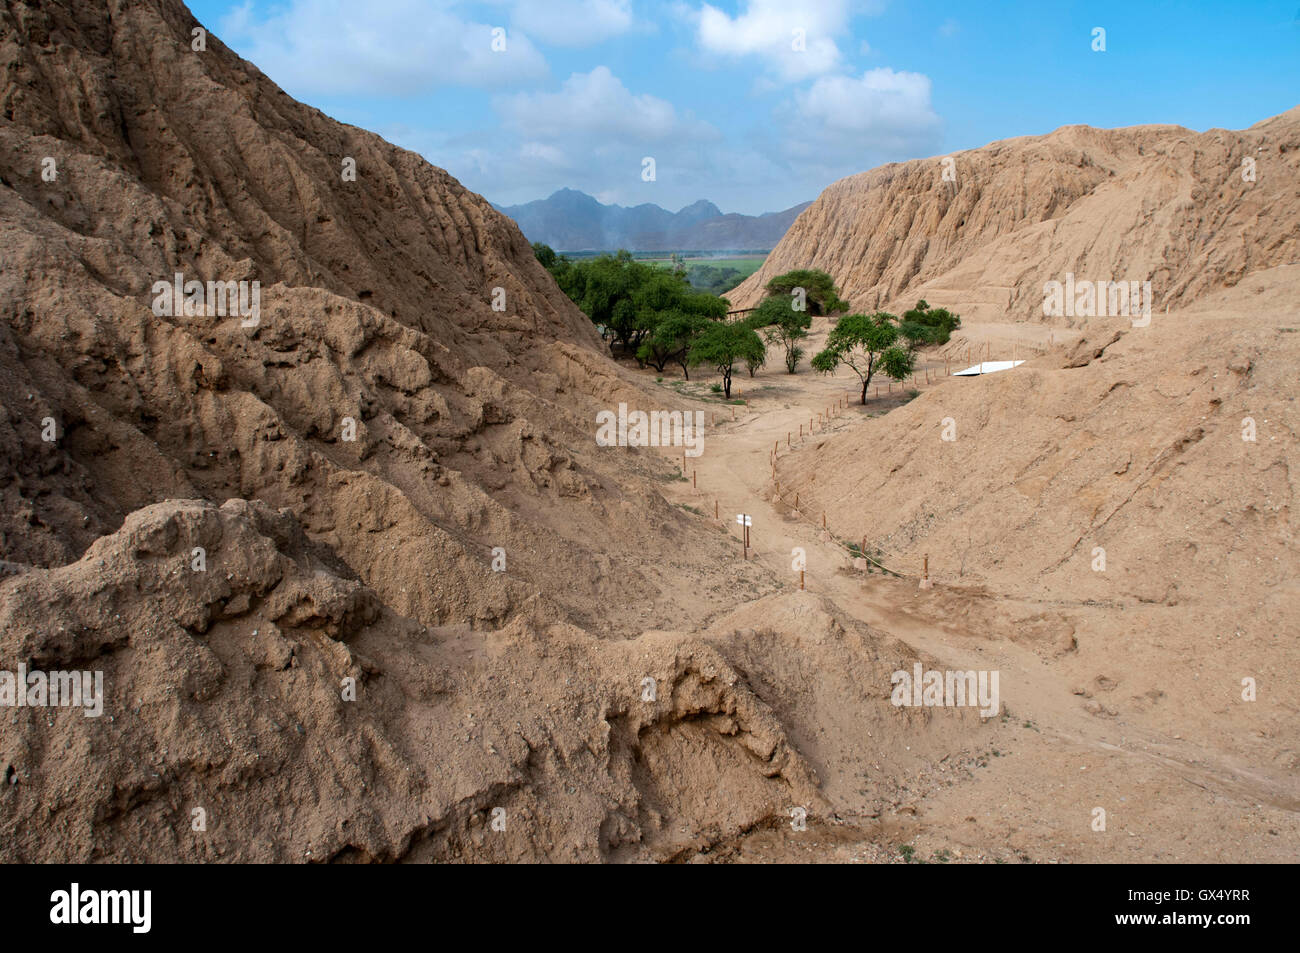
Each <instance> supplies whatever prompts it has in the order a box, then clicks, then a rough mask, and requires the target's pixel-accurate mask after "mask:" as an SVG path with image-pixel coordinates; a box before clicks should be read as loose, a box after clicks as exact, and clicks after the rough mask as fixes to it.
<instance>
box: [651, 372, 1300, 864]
mask: <svg viewBox="0 0 1300 953" xmlns="http://www.w3.org/2000/svg"><path fill="white" fill-rule="evenodd" d="M931 367H932V368H933V367H934V364H933V363H932V364H931ZM937 369H938V371H939V372H942V361H940V362H939V363H938V368H937ZM927 386H929V387H944V386H961V381H960V379H944V378H941V377H939V376H937V375H936V376H935V378H934V382H933V383H931V384H929V385H927V384H925V382H924V378H923V377H922V378H921V379H919V381H918V384H917V387H918V389H925V388H926V387H927ZM908 387H909V388H910V387H911V385H910V383H909V385H908ZM735 390H738V391H739V397H740V398H741V399H744V400H746V401H747V404H746V405H745V406H738V407H736V408H735V420H734V422H733V420H732V419H731V413H730V407H729V406H728V405H725V404H722V405H718V407H717V409H716V411H714V418H715V420H716V424H715V425H714V426H712V427H710V428H709V429H708V430H707V431H706V438H705V443H704V453H703V455H702V456H701V457H698V458H695V459H690V458H688V459H687V460H686V463H685V466H686V470H685V476H686V480H685V481H684V482H677V483H673V484H669V485H668V487H669V489H668V490H667V495H668V496H669V498H670V499H672V500H673V501H674V502H681V503H685V504H688V505H690V506H692V507H693V508H695V509H696V510H698V511H699V512H701V513H703V514H704V515H705V518H707V519H710V520H712V519H713V514H714V504H715V501H716V503H717V512H718V515H719V518H720V520H721V522H722V525H723V526H724V527H725V528H726V529H727V531H728V532H729V533H730V535H731V537H732V539H733V540H734V545H735V558H736V560H737V561H738V562H739V561H740V560H741V559H742V545H741V527H740V526H738V525H737V524H736V515H737V514H739V513H745V514H748V515H749V516H750V517H751V520H752V524H753V525H752V528H751V549H750V550H749V559H750V560H751V561H753V562H755V563H756V564H757V565H758V566H760V567H762V568H763V569H764V570H765V571H766V572H768V573H770V574H771V576H772V578H773V579H775V580H780V581H784V582H785V583H786V584H788V585H792V586H794V587H797V586H798V581H799V577H798V573H797V572H796V571H795V570H794V569H793V568H792V561H793V558H794V553H793V550H794V549H795V548H796V547H800V548H802V549H803V550H804V553H805V554H806V572H805V588H806V590H807V591H808V592H809V593H811V594H814V595H819V596H822V597H825V598H826V599H828V600H829V601H830V602H831V603H832V604H833V605H834V606H835V608H836V610H837V611H839V612H840V613H842V614H843V615H845V616H847V617H848V618H850V619H855V620H857V621H859V622H861V623H864V624H866V625H867V626H868V627H869V628H870V629H871V630H873V631H874V632H876V633H878V634H879V635H881V636H890V637H893V638H896V639H899V640H900V641H902V642H903V643H905V644H906V645H908V646H909V647H911V648H912V649H913V650H914V651H915V652H917V653H918V654H920V655H922V656H924V657H928V658H931V659H934V660H935V663H936V664H937V665H938V666H940V667H941V668H951V669H960V670H968V669H975V670H997V671H999V672H1000V673H1001V684H1002V701H1003V704H1004V706H1005V709H1006V710H1009V711H1013V712H1014V725H1013V727H1014V728H1017V729H1018V728H1020V727H1021V726H1022V724H1023V727H1024V728H1026V729H1031V730H1026V731H1023V732H1021V733H1020V735H1019V736H1018V741H1019V742H1021V743H1020V745H1019V751H1020V752H1021V757H1020V758H1019V759H1018V760H1017V763H1016V764H1015V765H1014V767H1008V766H1007V764H1006V761H1005V759H1003V762H1001V763H999V765H998V770H997V771H993V772H988V773H986V780H983V781H981V782H980V784H979V785H967V786H964V787H957V788H953V789H949V791H948V792H946V793H945V792H939V793H937V794H936V795H935V796H934V799H933V802H932V803H929V802H928V803H929V810H928V811H927V820H928V822H929V823H930V824H932V825H937V829H938V830H939V831H940V834H939V835H938V836H939V837H940V839H942V838H943V837H944V836H951V835H952V829H953V828H954V827H956V828H961V824H962V822H963V821H967V820H969V818H970V816H973V815H974V814H976V813H980V811H981V810H982V812H983V814H984V815H986V816H987V817H988V818H990V819H991V820H987V823H989V824H991V825H992V826H993V829H994V830H997V829H998V825H999V824H1000V825H1001V829H1002V831H1003V833H1004V835H1005V836H1006V837H1007V838H1009V839H1010V840H1013V841H1014V840H1015V838H1016V837H1019V836H1022V835H1023V838H1029V840H1025V842H1024V844H1023V845H1022V846H1032V848H1033V849H1034V850H1035V851H1036V852H1037V856H1040V857H1041V856H1043V853H1044V852H1046V851H1052V850H1056V849H1060V850H1061V853H1060V854H1059V856H1061V857H1063V858H1064V857H1072V858H1074V859H1082V858H1083V857H1091V858H1092V859H1094V860H1098V859H1102V858H1103V857H1104V856H1110V855H1103V854H1095V853H1092V852H1093V851H1095V850H1096V849H1097V847H1096V841H1095V840H1094V839H1091V838H1090V837H1089V833H1090V828H1089V827H1088V826H1087V825H1086V824H1084V825H1082V826H1081V828H1080V830H1081V833H1077V834H1073V835H1066V834H1063V833H1060V832H1059V831H1058V832H1056V833H1052V834H1050V835H1042V836H1040V835H1039V834H1037V833H1034V834H1032V835H1031V834H1030V833H1029V832H1030V831H1036V830H1037V828H1034V827H1032V826H1028V825H1026V826H1024V827H1022V826H1021V824H1022V823H1024V815H1025V813H1026V812H1030V813H1032V812H1035V811H1040V810H1041V811H1046V812H1048V813H1054V812H1057V811H1065V810H1066V808H1065V807H1063V805H1065V804H1067V803H1068V804H1070V805H1074V804H1075V798H1077V799H1078V802H1077V803H1083V802H1085V801H1088V800H1089V798H1096V796H1097V795H1096V793H1095V792H1096V789H1097V785H1098V784H1101V783H1103V778H1104V779H1105V780H1104V784H1105V785H1106V786H1107V788H1108V789H1109V790H1114V791H1120V790H1126V788H1125V787H1124V786H1125V785H1126V784H1127V783H1129V779H1130V778H1132V777H1134V776H1140V777H1142V778H1146V779H1151V778H1154V779H1155V780H1148V781H1147V783H1149V784H1150V785H1152V786H1153V787H1154V789H1155V790H1159V791H1161V792H1162V794H1161V797H1163V798H1168V797H1170V793H1169V791H1168V789H1169V788H1171V787H1177V788H1179V789H1180V790H1178V792H1177V795H1176V796H1175V801H1188V803H1187V804H1185V805H1184V807H1183V808H1181V809H1180V810H1181V813H1178V812H1175V813H1173V814H1171V815H1169V816H1167V817H1164V818H1162V819H1157V820H1153V821H1151V822H1150V824H1151V825H1152V826H1148V827H1147V828H1146V829H1145V830H1144V833H1143V836H1144V837H1146V836H1149V837H1150V838H1152V839H1154V840H1155V841H1157V842H1162V843H1167V842H1169V841H1170V840H1174V841H1177V840H1179V838H1180V836H1181V834H1182V829H1181V827H1182V825H1183V824H1184V823H1187V820H1186V819H1187V817H1189V816H1192V815H1194V814H1195V813H1196V811H1197V810H1198V808H1197V806H1194V805H1193V802H1192V801H1191V800H1189V799H1195V798H1201V797H1204V798H1209V801H1210V803H1213V800H1214V798H1216V797H1217V798H1223V797H1228V798H1232V799H1236V800H1242V801H1253V802H1257V803H1264V804H1272V805H1275V806H1278V807H1281V808H1282V809H1284V810H1287V811H1295V810H1296V809H1297V807H1300V804H1297V803H1296V799H1295V797H1294V792H1287V791H1283V790H1279V789H1278V788H1277V787H1276V785H1274V784H1272V783H1270V782H1269V781H1268V780H1267V779H1263V778H1258V777H1255V776H1252V774H1251V773H1250V772H1249V771H1246V770H1243V768H1242V766H1241V765H1238V764H1234V763H1232V762H1231V761H1230V760H1229V759H1227V758H1225V757H1221V756H1219V755H1218V754H1217V753H1214V752H1208V751H1204V750H1202V749H1198V748H1192V749H1187V748H1185V747H1182V746H1181V745H1180V743H1179V742H1177V741H1171V740H1170V739H1169V738H1167V737H1165V736H1163V735H1161V734H1159V733H1157V732H1154V731H1151V730H1147V729H1145V728H1144V727H1142V726H1140V725H1135V724H1131V723H1130V724H1128V725H1127V726H1125V727H1124V730H1123V731H1122V732H1121V731H1118V730H1117V729H1116V726H1115V724H1114V723H1113V722H1109V721H1107V720H1105V719H1098V718H1095V717H1093V716H1091V715H1089V714H1088V713H1087V712H1086V711H1085V710H1084V709H1083V708H1082V707H1081V705H1080V700H1079V699H1078V698H1077V697H1075V694H1074V693H1073V692H1072V690H1071V685H1069V684H1066V677H1065V675H1064V674H1063V672H1062V671H1061V669H1060V668H1059V667H1056V666H1053V665H1052V664H1051V661H1050V659H1047V658H1044V657H1043V656H1042V655H1040V654H1039V653H1038V652H1037V651H1035V649H1034V648H1033V646H1032V645H1029V644H1026V643H1022V642H1020V641H1017V640H1016V639H1014V638H1013V637H1011V636H1012V633H1011V632H995V631H988V628H987V627H983V628H975V627H973V625H972V623H971V622H970V621H969V619H968V618H967V614H966V612H965V611H964V608H967V607H971V606H974V604H975V603H976V602H982V603H984V604H985V605H987V603H988V602H989V601H990V600H992V601H993V602H1005V603H1007V604H1008V605H1009V604H1011V603H1014V602H1016V601H1017V600H1014V599H1010V598H1008V599H1005V600H1004V599H1002V597H999V596H998V595H997V594H996V593H989V592H987V591H984V590H982V589H980V590H969V591H967V590H961V589H954V588H952V587H943V586H941V585H937V587H936V588H935V589H931V590H921V589H920V587H919V576H920V573H921V567H920V565H911V564H908V563H907V562H903V561H899V560H897V559H894V560H889V559H888V558H886V560H885V565H886V566H888V568H889V569H891V570H895V571H897V572H899V573H901V574H902V578H895V577H886V576H884V575H882V574H881V573H878V572H877V573H871V574H867V573H864V572H862V571H860V570H855V569H854V568H853V565H852V556H851V554H850V553H849V551H848V549H847V548H846V546H845V545H844V542H842V541H841V540H845V541H847V540H851V539H852V540H856V539H857V538H858V537H856V536H855V535H854V534H855V532H860V531H861V527H860V526H859V527H840V526H836V525H834V524H833V523H831V524H830V525H828V526H827V527H826V528H825V529H823V528H822V518H823V517H822V513H820V512H809V511H806V510H804V511H801V510H799V509H797V508H796V506H795V497H794V492H793V491H792V490H791V489H790V488H788V487H781V488H780V497H779V499H778V497H777V486H776V483H775V482H774V478H773V468H772V454H773V452H774V450H775V452H776V453H777V454H778V456H779V457H786V456H788V455H790V454H816V453H817V452H818V447H819V445H820V444H822V443H823V442H825V441H826V440H827V439H828V438H830V437H832V436H833V435H834V434H836V433H840V432H843V431H846V430H847V429H849V428H854V427H866V426H871V421H870V415H871V414H873V413H880V412H882V411H887V410H888V409H889V408H892V407H894V406H897V405H898V404H899V403H901V402H902V401H903V400H904V399H905V397H904V395H903V394H901V393H899V388H898V387H897V386H895V388H894V396H893V398H884V399H882V400H880V401H877V400H871V401H869V402H868V405H867V406H866V407H865V408H864V407H863V406H862V405H861V404H860V403H859V402H858V401H859V399H860V385H859V383H858V381H857V378H856V377H855V376H853V375H852V373H851V372H849V371H847V370H844V369H841V370H840V371H838V372H837V373H836V374H835V375H830V376H826V375H817V374H813V373H810V372H809V371H808V370H807V369H806V367H805V368H802V369H801V370H800V373H798V374H795V375H787V374H785V373H780V372H774V371H772V370H769V371H767V372H765V373H763V374H762V375H761V376H760V377H759V378H755V379H750V378H748V377H737V378H736V379H735V381H734V387H733V396H735V393H734V391H735ZM873 390H874V388H873ZM828 407H829V408H832V412H831V414H830V416H829V417H825V416H823V417H822V419H820V420H819V419H818V417H819V414H821V415H825V412H826V409H827V408H828ZM810 421H811V427H810ZM801 429H802V436H800V430H801ZM662 452H663V453H664V454H665V456H668V455H669V454H671V453H672V451H668V450H665V451H662ZM674 462H675V463H676V464H680V463H681V462H682V458H681V457H680V456H675V458H674ZM869 542H870V538H869ZM741 602H743V598H739V597H738V600H737V604H736V605H734V606H719V607H718V608H719V609H720V610H723V611H726V610H729V609H732V608H736V607H738V605H739V604H740V603H741ZM971 617H972V618H980V617H987V614H981V613H978V612H972V613H971ZM1001 617H1002V618H1007V615H1006V612H1005V609H1004V611H1003V613H1002V616H1001ZM1089 769H1091V770H1092V772H1093V773H1092V774H1091V775H1086V772H1087V771H1088V770H1089ZM999 772H1001V773H999ZM1081 772H1083V773H1081ZM1085 775H1086V777H1087V778H1088V781H1089V782H1090V784H1091V786H1084V787H1080V788H1079V789H1078V790H1077V791H1074V792H1073V793H1069V794H1068V795H1067V792H1070V791H1071V790H1072V788H1073V786H1075V785H1082V784H1083V783H1084V782H1082V781H1081V780H1080V778H1082V777H1084V776H1085ZM993 778H997V780H990V779H993ZM1180 782H1186V783H1185V784H1182V783H1180ZM1036 788H1037V789H1048V788H1050V789H1059V790H1057V793H1055V794H1053V795H1052V796H1051V801H1050V807H1045V806H1044V804H1043V803H1042V802H1041V801H1039V800H1035V798H1036V797H1041V796H1042V795H1041V794H1035V795H1031V794H1028V793H1024V794H1017V795H1008V791H1009V790H1012V791H1020V790H1021V789H1029V790H1032V789H1036ZM954 792H958V793H954ZM1044 793H1045V792H1044ZM1121 796H1123V795H1119V794H1116V796H1115V798H1112V800H1115V799H1117V798H1118V797H1121ZM1108 803H1110V802H1108ZM1197 803H1199V802H1197ZM1080 809H1081V808H1080ZM1070 810H1073V807H1071V808H1070ZM1171 810H1172V806H1171ZM1066 823H1069V824H1073V823H1074V821H1073V818H1072V815H1070V816H1069V817H1063V818H1062V819H1061V820H1060V821H1059V824H1062V825H1064V824H1066ZM1049 827H1050V825H1049ZM944 829H947V830H946V833H944V832H943V831H944ZM1007 832H1012V833H1007ZM987 833H989V834H992V833H993V831H989V832H987ZM1043 837H1049V838H1050V839H1052V840H1056V839H1057V838H1058V837H1059V838H1060V842H1059V843H1051V844H1048V843H1046V841H1044V840H1043V839H1042V838H1043ZM1182 839H1183V840H1186V838H1185V837H1184V838H1182ZM993 840H994V842H996V841H997V837H996V836H994V837H993ZM1071 840H1073V844H1071V845H1070V846H1069V849H1066V846H1067V842H1068V841H1071ZM1031 841H1032V844H1031V843H1030V842H1031ZM1143 843H1146V841H1139V842H1135V843H1131V844H1128V845H1127V846H1126V848H1125V849H1128V850H1134V851H1139V853H1136V854H1132V855H1128V854H1126V855H1124V856H1126V857H1127V858H1128V859H1137V858H1138V857H1141V856H1147V855H1143V854H1141V853H1140V850H1139V848H1140V846H1141V844H1143Z"/></svg>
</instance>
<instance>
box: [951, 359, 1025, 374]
mask: <svg viewBox="0 0 1300 953" xmlns="http://www.w3.org/2000/svg"><path fill="white" fill-rule="evenodd" d="M1023 363H1025V362H1024V361H984V362H982V363H980V364H974V365H972V366H970V367H968V368H966V370H964V371H953V372H952V376H953V377H978V376H979V375H980V374H993V373H996V372H997V371H1009V370H1011V368H1013V367H1015V366H1017V365H1018V364H1023Z"/></svg>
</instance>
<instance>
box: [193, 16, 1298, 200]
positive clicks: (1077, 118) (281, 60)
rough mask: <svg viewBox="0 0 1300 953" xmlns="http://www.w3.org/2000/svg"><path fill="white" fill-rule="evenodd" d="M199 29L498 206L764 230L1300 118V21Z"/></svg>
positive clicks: (746, 20) (405, 23)
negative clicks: (1004, 172)
mask: <svg viewBox="0 0 1300 953" xmlns="http://www.w3.org/2000/svg"><path fill="white" fill-rule="evenodd" d="M190 8H191V10H193V12H194V14H195V16H196V17H198V19H199V21H200V22H201V23H203V24H204V25H205V26H207V27H208V28H209V29H210V30H212V31H213V32H215V33H216V34H217V35H218V36H219V37H221V39H222V40H223V41H224V42H225V43H226V44H227V45H229V46H230V47H231V48H233V49H234V50H236V51H237V52H238V53H239V54H240V55H242V56H244V57H245V58H247V59H249V60H251V61H252V62H254V63H255V64H257V65H258V66H259V67H260V68H261V69H262V70H263V71H264V72H265V73H266V74H267V75H268V76H270V77H271V79H272V80H274V81H275V82H277V83H278V84H279V85H281V86H282V87H284V89H285V90H287V91H288V92H289V94H290V95H292V96H294V97H296V98H298V99H300V100H302V101H304V102H306V103H309V104H311V105H313V106H315V107H317V108H318V109H320V110H322V111H323V112H325V113H327V114H329V115H331V116H333V117H335V118H336V119H339V120H341V121H343V122H348V123H352V124H354V125H357V126H361V127H364V128H366V129H370V130H373V131H375V132H377V133H379V134H380V135H382V136H384V137H385V138H387V139H388V140H390V141H392V142H394V143H396V144H398V145H400V146H403V147H405V148H408V149H412V150H414V151H416V152H419V153H420V154H422V155H423V156H425V157H426V158H427V159H428V160H429V161H430V162H433V163H434V164H436V165H439V166H442V167H444V168H446V169H447V170H448V171H450V172H451V173H452V174H453V175H454V176H456V177H457V178H458V179H459V180H460V181H461V182H462V183H464V184H465V185H466V186H467V187H469V188H470V189H473V190H474V191H476V192H480V193H482V194H483V195H485V196H486V197H487V198H489V199H491V200H492V201H494V202H498V203H500V204H503V205H510V204H515V203H518V202H525V201H529V200H531V199H535V198H543V197H545V196H546V195H549V194H550V193H551V192H553V191H554V190H556V189H558V188H563V187H566V186H567V187H570V188H576V189H581V190H582V191H584V192H588V193H590V194H592V195H595V196H596V197H597V198H599V199H601V200H602V201H605V202H617V203H619V204H623V205H634V204H637V203H640V202H654V203H656V204H659V205H662V206H664V207H666V208H670V209H673V210H676V209H678V208H680V207H682V206H684V205H687V204H689V203H690V202H692V201H695V200H696V199H701V198H705V199H709V200H711V201H713V202H715V203H717V204H718V205H719V206H720V207H721V208H722V209H723V211H727V212H745V213H749V214H757V213H760V212H767V211H776V210H779V209H783V208H786V207H788V206H791V205H794V204H796V203H798V202H801V201H805V200H809V199H813V198H815V197H816V196H817V194H818V193H819V192H820V191H821V190H822V189H823V188H825V187H826V186H827V185H829V184H830V183H831V182H833V181H834V180H836V179H838V178H840V177H842V176H845V175H851V174H853V173H854V172H861V171H864V170H866V169H870V168H872V167H874V166H877V165H880V164H882V163H884V162H891V161H896V160H903V159H912V158H920V157H925V156H935V155H946V154H948V153H951V152H956V151H959V150H962V149H968V148H975V147H978V146H982V145H985V144H987V143H989V142H992V141H994V140H996V139H1004V138H1008V137H1011V136H1021V135H1038V134H1042V133H1047V132H1050V131H1051V130H1053V129H1055V128H1057V127H1059V126H1063V125H1070V124H1074V123H1086V124H1088V125H1093V126H1108V127H1110V126H1129V125H1139V124H1146V123H1177V124H1179V125H1183V126H1188V127H1190V128H1192V129H1195V130H1198V131H1203V130H1205V129H1210V128H1214V127H1220V128H1228V129H1239V128H1244V127H1246V126H1249V125H1251V124H1253V123H1255V122H1258V121H1260V120H1261V119H1265V118H1267V117H1269V116H1273V115H1276V114H1277V113H1280V112H1283V111H1285V110H1287V109H1290V108H1291V107H1293V106H1296V105H1297V104H1300V0H1288V2H1277V3H1275V2H1268V0H1249V2H1246V3H1227V2H1224V3H1199V2H1194V0H1193V2H1181V3H1174V2H1169V3H1140V2H1134V3H1109V2H1092V3H1050V2H1044V3H1034V2H1008V3H997V2H990V3H970V4H957V3H936V2H902V0H864V2H853V0H739V2H722V0H717V2H714V3H704V2H700V0H665V2H645V0H488V2H477V3H457V2H451V0H242V2H223V0H192V2H191V3H190ZM494 28H499V29H500V30H502V31H504V32H503V33H498V34H497V38H498V42H497V46H498V47H499V46H501V43H500V38H501V37H504V41H505V42H504V49H496V50H494V49H493V32H492V31H493V29H494ZM1096 28H1101V29H1103V30H1104V31H1105V36H1104V40H1105V49H1104V51H1099V50H1094V49H1093V47H1094V45H1096V39H1095V38H1094V30H1095V29H1096ZM647 156H648V157H653V158H654V160H655V178H654V180H653V181H645V180H644V179H643V176H642V169H643V159H644V158H645V157H647Z"/></svg>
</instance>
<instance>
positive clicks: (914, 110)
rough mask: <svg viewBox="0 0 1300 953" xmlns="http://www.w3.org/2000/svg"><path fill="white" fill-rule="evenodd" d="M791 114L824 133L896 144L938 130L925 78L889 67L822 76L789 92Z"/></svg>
mask: <svg viewBox="0 0 1300 953" xmlns="http://www.w3.org/2000/svg"><path fill="white" fill-rule="evenodd" d="M794 115H795V117H796V118H797V119H798V120H799V121H800V122H801V123H803V124H806V125H807V126H809V127H812V128H814V129H820V130H823V131H824V132H825V133H827V134H829V135H839V136H845V135H847V136H851V137H854V138H859V139H864V140H865V139H873V140H876V142H877V143H882V142H883V143H897V144H898V145H899V146H900V147H901V148H904V149H905V148H907V144H910V143H911V142H912V141H914V140H916V139H918V138H928V137H930V136H932V135H933V134H934V133H935V132H936V131H937V129H938V126H939V117H938V116H937V115H935V112H934V109H933V108H932V107H931V105H930V77H928V76H926V75H925V74H923V73H909V72H905V71H899V72H895V71H894V70H892V69H890V68H889V67H887V66H886V67H881V68H880V69H872V70H867V71H866V72H865V73H863V74H862V75H861V76H860V77H857V78H856V79H855V78H853V77H851V76H823V77H821V78H820V79H818V80H817V81H816V82H814V83H813V84H812V86H811V87H810V88H809V89H807V90H804V91H799V92H796V93H795V95H794Z"/></svg>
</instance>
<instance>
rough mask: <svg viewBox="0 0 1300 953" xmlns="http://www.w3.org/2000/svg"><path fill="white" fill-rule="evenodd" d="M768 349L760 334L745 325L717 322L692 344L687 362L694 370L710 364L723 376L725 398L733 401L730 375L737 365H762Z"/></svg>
mask: <svg viewBox="0 0 1300 953" xmlns="http://www.w3.org/2000/svg"><path fill="white" fill-rule="evenodd" d="M766 350H767V349H766V348H765V347H764V346H763V340H762V339H761V338H760V337H759V336H758V332H757V331H755V330H754V329H753V328H751V327H750V326H749V325H747V324H746V323H745V322H743V321H733V322H730V323H727V322H714V323H712V324H710V325H709V326H708V327H706V328H705V329H704V331H703V332H702V333H701V334H700V336H699V337H697V338H696V339H695V341H694V342H693V343H692V344H691V348H690V352H689V355H688V358H687V360H688V361H689V362H690V364H691V366H692V367H695V366H696V365H699V364H707V365H709V366H710V367H715V368H717V370H718V372H719V373H720V374H722V391H723V394H724V395H725V396H726V397H728V398H730V397H731V373H732V371H733V370H734V369H735V366H736V364H737V363H739V362H741V361H744V362H746V363H749V362H750V361H756V362H758V363H760V364H761V363H762V361H763V357H764V354H765V352H766Z"/></svg>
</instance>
